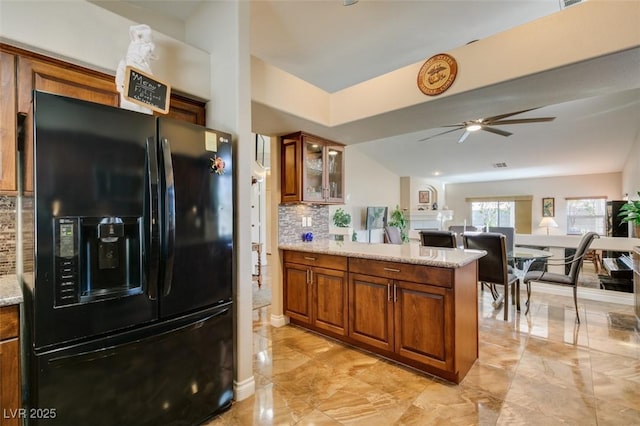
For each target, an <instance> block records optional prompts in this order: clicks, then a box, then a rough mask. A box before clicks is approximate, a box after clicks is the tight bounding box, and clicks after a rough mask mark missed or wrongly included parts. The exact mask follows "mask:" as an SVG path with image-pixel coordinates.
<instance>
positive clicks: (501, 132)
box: [480, 126, 513, 136]
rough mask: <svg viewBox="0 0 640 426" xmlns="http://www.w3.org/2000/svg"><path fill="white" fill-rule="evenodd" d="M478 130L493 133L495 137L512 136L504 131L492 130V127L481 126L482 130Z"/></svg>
mask: <svg viewBox="0 0 640 426" xmlns="http://www.w3.org/2000/svg"><path fill="white" fill-rule="evenodd" d="M480 130H484V131H486V132H490V133H495V134H496V135H500V136H511V135H512V134H513V133H510V132H505V131H504V130H500V129H494V128H493V127H488V126H482V129H480Z"/></svg>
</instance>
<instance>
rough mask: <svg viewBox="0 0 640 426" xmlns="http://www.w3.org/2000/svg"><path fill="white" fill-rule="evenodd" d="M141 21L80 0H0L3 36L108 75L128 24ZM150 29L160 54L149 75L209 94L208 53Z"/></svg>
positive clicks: (121, 50)
mask: <svg viewBox="0 0 640 426" xmlns="http://www.w3.org/2000/svg"><path fill="white" fill-rule="evenodd" d="M140 23H146V22H135V21H132V20H129V19H126V18H123V17H122V16H118V15H116V14H114V13H112V12H110V11H108V10H105V9H103V8H101V7H99V6H96V5H95V4H92V3H88V2H86V1H81V0H69V1H6V0H0V40H1V41H4V42H7V43H9V44H12V45H15V46H18V47H23V48H25V49H28V50H34V51H36V52H40V53H43V54H45V55H47V56H52V57H55V58H59V59H62V60H66V61H68V62H72V63H75V64H78V65H82V66H85V67H88V68H91V69H94V70H97V71H101V72H106V73H108V74H112V75H115V70H116V67H117V66H118V62H119V61H120V59H122V58H123V57H124V55H125V54H126V53H127V47H128V46H129V41H130V38H129V27H130V26H131V25H135V24H140ZM151 29H152V30H153V41H154V43H155V45H156V52H155V53H156V55H157V56H158V60H156V61H152V63H151V69H152V70H153V74H154V75H155V76H157V77H159V78H161V79H162V80H164V81H166V82H169V83H170V84H171V85H172V88H173V89H177V90H179V91H181V92H184V93H187V94H190V95H193V96H197V97H199V98H200V99H209V96H210V86H209V82H210V78H209V76H210V74H211V73H210V68H209V65H210V64H209V61H210V58H209V54H208V53H206V52H203V51H202V50H199V49H197V48H195V47H193V46H189V45H187V44H185V43H182V42H180V41H178V40H175V39H173V38H171V37H168V36H166V35H164V34H162V33H161V32H160V30H161V29H158V28H153V27H152V28H151ZM185 64H188V65H189V66H184V65H185Z"/></svg>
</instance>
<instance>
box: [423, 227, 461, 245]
mask: <svg viewBox="0 0 640 426" xmlns="http://www.w3.org/2000/svg"><path fill="white" fill-rule="evenodd" d="M420 245H422V246H427V247H444V248H456V233H455V232H452V231H435V230H425V231H420Z"/></svg>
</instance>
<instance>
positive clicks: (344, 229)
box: [330, 208, 353, 241]
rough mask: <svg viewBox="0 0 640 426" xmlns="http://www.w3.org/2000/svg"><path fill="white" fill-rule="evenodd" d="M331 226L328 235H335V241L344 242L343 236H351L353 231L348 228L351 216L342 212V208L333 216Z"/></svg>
mask: <svg viewBox="0 0 640 426" xmlns="http://www.w3.org/2000/svg"><path fill="white" fill-rule="evenodd" d="M333 225H334V226H333V227H332V229H331V231H330V233H331V234H334V235H336V240H339V241H344V236H345V235H352V233H353V229H352V228H351V227H350V225H351V215H350V214H349V213H347V212H345V211H344V210H342V208H339V209H338V210H336V212H335V213H334V214H333Z"/></svg>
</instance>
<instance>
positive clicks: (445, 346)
mask: <svg viewBox="0 0 640 426" xmlns="http://www.w3.org/2000/svg"><path fill="white" fill-rule="evenodd" d="M451 299H452V295H451V291H450V290H447V289H443V288H441V287H435V286H429V285H427V284H420V283H413V282H408V281H398V280H391V279H386V278H380V277H374V276H369V275H363V274H356V273H351V274H349V313H350V315H349V334H348V335H349V337H351V338H352V339H354V340H356V341H358V342H362V343H364V344H366V345H369V346H372V347H375V348H378V349H382V350H385V351H389V352H393V353H395V354H397V355H399V356H401V357H403V358H406V359H410V360H413V361H416V362H419V363H422V364H429V365H433V366H434V367H436V368H439V369H450V368H451V367H452V356H451V355H452V352H453V344H452V339H451V336H452V333H450V329H451V323H452V321H453V320H454V319H453V317H452V310H451V306H450V305H451Z"/></svg>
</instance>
